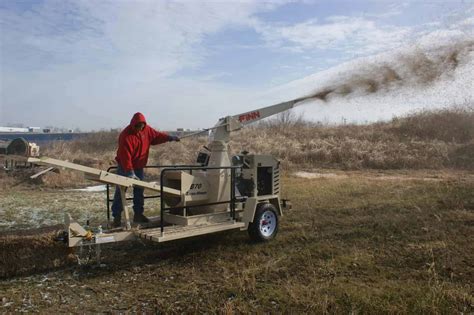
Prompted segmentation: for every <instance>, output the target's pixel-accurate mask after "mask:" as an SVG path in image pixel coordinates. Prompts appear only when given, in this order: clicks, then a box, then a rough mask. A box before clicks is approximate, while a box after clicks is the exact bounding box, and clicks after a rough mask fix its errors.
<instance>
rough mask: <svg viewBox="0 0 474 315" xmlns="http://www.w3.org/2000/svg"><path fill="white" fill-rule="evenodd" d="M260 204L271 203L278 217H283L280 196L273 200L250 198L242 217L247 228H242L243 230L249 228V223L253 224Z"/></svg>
mask: <svg viewBox="0 0 474 315" xmlns="http://www.w3.org/2000/svg"><path fill="white" fill-rule="evenodd" d="M260 203H271V204H272V205H273V206H275V209H276V210H277V214H278V216H282V215H283V212H282V209H281V204H280V198H279V197H278V196H275V197H272V198H268V197H266V198H258V197H250V198H248V199H247V200H246V202H245V207H244V212H243V215H242V221H243V222H244V223H245V226H244V227H243V228H242V230H246V229H247V228H248V225H249V223H251V222H253V219H254V217H255V212H256V211H257V206H258V205H259V204H260Z"/></svg>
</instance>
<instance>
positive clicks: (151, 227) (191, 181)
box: [28, 97, 311, 247]
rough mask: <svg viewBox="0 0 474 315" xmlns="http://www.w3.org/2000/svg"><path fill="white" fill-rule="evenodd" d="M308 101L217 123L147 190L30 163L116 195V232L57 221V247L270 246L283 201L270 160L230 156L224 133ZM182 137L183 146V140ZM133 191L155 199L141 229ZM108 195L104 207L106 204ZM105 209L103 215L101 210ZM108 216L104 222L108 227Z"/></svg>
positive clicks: (89, 172) (105, 176)
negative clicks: (223, 239)
mask: <svg viewBox="0 0 474 315" xmlns="http://www.w3.org/2000/svg"><path fill="white" fill-rule="evenodd" d="M309 99H311V97H307V98H299V99H295V100H292V101H288V102H283V103H279V104H276V105H272V106H268V107H264V108H260V109H257V110H253V111H249V112H245V113H243V114H239V115H235V116H227V117H224V118H221V119H219V121H218V123H217V124H216V125H215V126H214V127H212V128H208V129H204V130H202V131H199V132H197V133H194V134H190V135H186V136H184V137H191V136H194V135H197V134H201V133H203V132H208V133H209V132H210V136H209V138H210V141H209V144H208V145H207V146H205V147H204V148H203V149H202V150H201V151H200V152H199V153H198V155H197V159H196V164H194V165H169V166H157V167H159V168H160V169H161V172H160V181H159V183H158V182H156V183H150V182H146V181H142V180H137V179H132V178H128V177H124V176H120V175H117V174H115V173H114V172H113V170H112V169H109V170H107V171H105V170H100V169H96V168H91V167H87V166H82V165H78V164H75V163H71V162H67V161H61V160H57V159H53V158H48V157H31V158H28V162H29V163H33V164H35V165H44V166H47V167H49V168H50V169H51V168H66V169H70V170H75V171H79V172H82V173H84V175H85V177H86V178H88V179H90V180H93V181H96V182H100V183H105V184H107V185H108V186H107V187H108V189H107V192H108V193H109V191H110V188H109V187H111V186H115V187H116V188H115V189H118V190H119V191H120V196H121V199H122V207H123V209H122V213H123V214H124V221H125V222H123V223H124V224H123V226H122V227H120V228H115V229H109V228H108V225H107V226H106V228H105V229H104V228H103V227H102V226H98V227H95V228H90V227H89V228H86V227H84V226H82V225H81V224H79V223H78V222H76V221H75V220H74V219H73V218H71V216H70V215H69V214H65V232H64V237H63V239H64V241H65V242H66V243H67V245H68V246H69V247H77V246H85V245H88V246H90V245H98V244H105V243H115V242H121V241H129V240H137V239H143V240H147V241H152V242H158V243H162V242H168V241H173V240H178V239H184V238H189V237H194V236H199V235H204V234H210V233H217V232H223V231H231V230H240V231H248V234H249V236H250V238H251V239H252V240H253V241H257V242H267V241H270V240H272V239H274V238H275V236H276V235H277V232H278V228H279V221H280V219H281V217H282V216H283V213H284V211H285V210H286V209H288V208H290V207H291V204H290V202H289V201H288V200H284V199H282V198H281V195H280V193H281V189H280V188H281V187H280V162H279V161H278V160H276V159H275V158H274V157H272V156H270V155H256V154H249V153H248V152H245V151H244V152H241V153H240V154H237V155H234V156H230V155H229V152H228V143H229V138H230V133H231V132H234V131H237V130H239V129H241V128H242V127H244V126H245V125H248V124H250V123H253V122H256V121H258V120H261V119H264V118H267V117H270V116H272V115H276V114H278V113H281V112H284V111H286V110H289V109H291V108H293V107H295V106H297V105H300V104H302V103H304V102H306V101H308V100H309ZM184 137H183V138H184ZM132 187H139V188H142V189H144V190H146V191H150V192H152V193H153V194H154V195H155V196H156V197H158V198H160V216H159V217H157V218H151V219H152V220H151V222H150V223H149V224H148V223H147V224H132V223H131V221H130V213H129V206H128V205H127V201H128V200H127V198H126V190H127V189H130V188H132ZM109 198H110V197H109V195H108V196H107V202H109V201H110V199H109ZM108 208H109V207H108ZM109 221H110V215H108V222H109Z"/></svg>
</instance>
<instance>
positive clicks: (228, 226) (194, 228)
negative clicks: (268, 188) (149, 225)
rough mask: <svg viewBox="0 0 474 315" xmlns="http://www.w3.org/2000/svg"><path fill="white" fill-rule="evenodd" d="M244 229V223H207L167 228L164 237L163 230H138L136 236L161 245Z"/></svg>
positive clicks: (231, 221)
mask: <svg viewBox="0 0 474 315" xmlns="http://www.w3.org/2000/svg"><path fill="white" fill-rule="evenodd" d="M243 227H245V224H244V223H243V222H235V221H233V220H229V221H225V222H218V223H205V224H200V225H190V226H181V225H173V226H167V227H165V228H164V232H163V235H162V234H161V228H155V229H146V230H138V231H136V235H137V236H138V237H139V238H142V239H146V240H150V241H154V242H159V243H161V242H167V241H172V240H177V239H181V238H187V237H193V236H198V235H204V234H210V233H216V232H222V231H227V230H233V229H241V228H243Z"/></svg>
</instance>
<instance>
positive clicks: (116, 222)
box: [112, 216, 122, 228]
mask: <svg viewBox="0 0 474 315" xmlns="http://www.w3.org/2000/svg"><path fill="white" fill-rule="evenodd" d="M121 226H122V217H121V216H116V217H114V221H113V222H112V228H118V227H121Z"/></svg>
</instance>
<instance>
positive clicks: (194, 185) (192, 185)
mask: <svg viewBox="0 0 474 315" xmlns="http://www.w3.org/2000/svg"><path fill="white" fill-rule="evenodd" d="M201 188H202V184H191V188H189V189H201Z"/></svg>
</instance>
